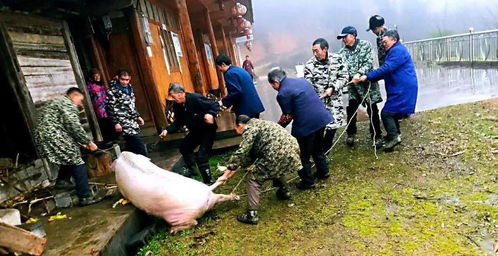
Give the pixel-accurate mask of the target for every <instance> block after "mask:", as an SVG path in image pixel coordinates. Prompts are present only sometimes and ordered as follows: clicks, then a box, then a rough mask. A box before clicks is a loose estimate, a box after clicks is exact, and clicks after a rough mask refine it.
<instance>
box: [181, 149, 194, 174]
mask: <svg viewBox="0 0 498 256" xmlns="http://www.w3.org/2000/svg"><path fill="white" fill-rule="evenodd" d="M183 162H184V163H185V169H186V170H185V171H184V173H182V175H183V176H185V177H189V178H193V177H195V176H197V173H198V170H197V164H196V163H195V158H194V154H188V155H183Z"/></svg>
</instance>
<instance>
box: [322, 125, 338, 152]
mask: <svg viewBox="0 0 498 256" xmlns="http://www.w3.org/2000/svg"><path fill="white" fill-rule="evenodd" d="M336 132H337V129H327V128H325V134H324V135H323V153H324V154H327V151H329V150H330V148H332V144H333V143H334V137H335V133H336Z"/></svg>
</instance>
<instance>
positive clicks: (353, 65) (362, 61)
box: [337, 26, 382, 147]
mask: <svg viewBox="0 0 498 256" xmlns="http://www.w3.org/2000/svg"><path fill="white" fill-rule="evenodd" d="M337 39H338V40H341V39H342V41H343V43H344V47H343V48H341V50H339V54H341V55H342V56H343V57H344V59H345V61H346V64H347V66H348V72H349V80H351V79H353V77H355V76H356V77H358V78H359V77H360V76H362V75H364V74H366V73H368V72H370V71H372V70H373V63H372V62H373V59H372V46H371V44H370V42H368V41H365V40H360V39H358V38H357V32H356V29H355V28H354V27H351V26H348V27H345V28H344V29H343V30H342V32H341V34H339V35H338V36H337ZM348 94H349V104H348V107H347V108H346V110H347V113H348V123H349V126H348V128H347V133H348V138H347V139H346V143H347V144H348V145H349V146H352V145H353V144H354V139H355V135H356V131H357V128H356V117H357V113H356V110H357V109H358V107H359V106H360V103H361V102H362V101H363V99H365V100H364V101H363V105H364V106H365V105H366V107H367V113H368V116H369V117H370V119H369V120H370V135H371V138H375V139H376V141H378V142H379V143H380V138H381V137H382V134H381V133H382V132H381V130H380V119H379V108H378V107H377V103H379V102H381V101H382V96H381V94H380V89H379V84H378V83H376V82H372V83H370V82H364V83H357V84H354V83H350V84H349V85H348ZM379 143H378V144H377V147H380V145H381V144H379Z"/></svg>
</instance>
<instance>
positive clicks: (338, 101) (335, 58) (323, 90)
mask: <svg viewBox="0 0 498 256" xmlns="http://www.w3.org/2000/svg"><path fill="white" fill-rule="evenodd" d="M328 49H329V44H328V42H327V41H326V40H325V39H323V38H318V39H316V40H315V41H314V42H313V45H312V51H313V57H312V58H311V59H310V60H308V62H306V64H305V65H304V78H305V79H306V80H308V82H309V83H310V84H312V85H313V87H314V89H315V91H316V93H318V95H319V96H320V98H321V99H322V101H323V103H324V104H325V107H326V108H327V110H328V111H329V112H330V114H332V116H333V117H334V121H332V122H331V123H330V124H328V125H327V127H326V129H325V135H324V139H323V150H324V152H327V151H328V150H329V149H330V148H331V147H332V142H333V140H334V136H335V133H336V130H337V129H338V128H341V127H344V126H345V125H346V111H345V109H344V104H343V102H342V88H343V87H344V86H345V85H346V83H347V82H348V78H349V74H348V71H347V67H346V64H345V63H344V60H343V58H342V56H341V55H339V54H336V53H330V52H329V51H328Z"/></svg>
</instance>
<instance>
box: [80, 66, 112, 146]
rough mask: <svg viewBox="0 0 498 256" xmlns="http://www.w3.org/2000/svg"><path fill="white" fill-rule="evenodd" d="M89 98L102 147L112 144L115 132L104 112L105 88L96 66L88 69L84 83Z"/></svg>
mask: <svg viewBox="0 0 498 256" xmlns="http://www.w3.org/2000/svg"><path fill="white" fill-rule="evenodd" d="M86 88H87V90H88V93H89V94H90V99H91V100H92V105H93V109H94V111H95V115H97V120H98V123H99V126H100V131H101V132H102V137H103V139H104V141H103V145H102V147H103V148H108V147H111V146H112V145H113V144H114V139H115V133H114V128H113V124H112V122H111V120H110V118H109V116H108V114H107V112H106V106H105V103H106V96H107V88H106V86H105V84H104V82H103V80H102V76H101V74H100V71H99V70H98V69H96V68H92V69H91V70H90V74H89V78H88V82H87V84H86Z"/></svg>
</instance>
